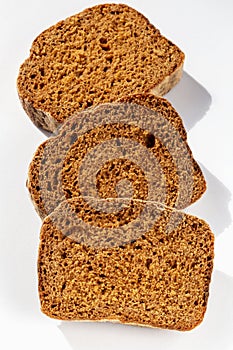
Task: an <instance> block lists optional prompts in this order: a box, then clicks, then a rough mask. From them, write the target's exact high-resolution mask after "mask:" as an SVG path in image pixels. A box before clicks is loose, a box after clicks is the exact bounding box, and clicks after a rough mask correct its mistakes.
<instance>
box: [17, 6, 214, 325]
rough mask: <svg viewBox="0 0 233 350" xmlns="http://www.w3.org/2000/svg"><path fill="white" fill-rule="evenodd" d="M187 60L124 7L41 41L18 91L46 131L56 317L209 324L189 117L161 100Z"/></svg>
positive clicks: (44, 278) (46, 296)
mask: <svg viewBox="0 0 233 350" xmlns="http://www.w3.org/2000/svg"><path fill="white" fill-rule="evenodd" d="M183 62H184V54H183V53H182V51H181V50H180V49H179V48H178V47H177V46H176V45H175V44H173V43H172V42H171V41H169V40H168V39H166V38H165V37H163V36H162V35H161V34H160V32H159V30H158V29H156V28H155V27H154V26H153V25H152V24H151V23H150V22H149V21H148V20H147V19H146V18H145V17H144V16H143V15H142V14H140V13H139V12H137V11H136V10H134V9H132V8H130V7H128V6H126V5H118V4H106V5H98V6H95V7H92V8H88V9H86V10H84V11H83V12H81V13H79V14H77V15H74V16H72V17H69V18H67V19H66V20H64V21H61V22H59V23H57V24H56V25H54V26H52V27H50V28H49V29H47V30H45V31H44V32H43V33H41V34H40V35H39V36H38V37H37V38H36V39H35V40H34V42H33V44H32V47H31V50H30V56H29V58H27V59H26V60H25V62H24V63H23V64H22V65H21V67H20V71H19V76H18V81H17V87H18V94H19V98H20V101H21V103H22V105H23V108H24V109H25V111H26V113H27V114H28V116H29V117H30V118H31V120H32V121H33V122H34V124H35V125H36V126H38V127H39V128H40V129H42V130H44V131H46V132H49V133H51V134H50V137H49V138H48V139H47V140H46V141H45V142H44V143H43V144H41V145H40V146H39V147H38V149H37V151H36V152H35V154H34V157H33V159H32V161H31V164H30V167H29V174H28V181H27V186H28V190H29V192H30V195H31V198H32V201H33V203H34V205H35V208H36V210H37V212H38V214H39V216H40V217H41V219H42V220H43V223H42V228H41V232H40V247H39V256H38V278H39V296H40V302H41V309H42V311H43V312H44V313H45V314H47V315H48V316H50V317H53V318H57V319H61V320H90V321H91V320H92V321H94V320H95V321H114V322H121V323H128V324H136V325H144V326H150V327H161V328H167V329H175V330H190V329H192V328H194V327H195V326H197V325H198V324H199V323H200V322H201V321H202V319H203V317H204V313H205V311H206V307H207V300H208V295H209V284H210V279H211V273H212V268H213V257H214V236H213V233H212V232H211V230H210V228H209V226H208V224H207V223H206V222H205V221H203V220H202V219H199V218H197V217H194V216H191V215H187V214H185V213H183V212H182V209H184V208H186V207H187V206H188V205H190V204H191V203H194V202H195V201H197V200H198V199H199V198H200V197H201V195H202V194H203V193H204V192H205V190H206V183H205V179H204V177H203V174H202V171H201V169H200V167H199V165H198V164H197V162H196V161H195V159H194V158H193V156H192V152H191V150H190V148H189V146H188V143H187V134H186V131H185V128H184V126H183V122H182V119H181V118H180V116H179V115H178V113H177V112H176V111H175V109H174V108H173V107H172V105H171V104H170V103H169V102H168V101H167V100H166V99H164V98H162V97H161V96H162V95H163V94H165V93H166V92H168V91H169V90H170V89H171V88H172V87H173V86H174V85H175V84H176V83H178V81H179V80H180V78H181V75H182V67H183Z"/></svg>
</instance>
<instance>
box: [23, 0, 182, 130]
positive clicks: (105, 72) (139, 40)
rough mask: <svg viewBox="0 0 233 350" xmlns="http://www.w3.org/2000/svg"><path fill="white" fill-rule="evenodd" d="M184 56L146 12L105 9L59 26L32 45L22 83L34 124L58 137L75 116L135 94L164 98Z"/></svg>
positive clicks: (91, 10) (101, 7) (118, 7)
mask: <svg viewBox="0 0 233 350" xmlns="http://www.w3.org/2000/svg"><path fill="white" fill-rule="evenodd" d="M183 62H184V54H183V53H182V51H181V50H180V49H179V48H178V47H177V46H176V45H174V44H173V43H172V42H171V41H170V40H168V39H166V38H165V37H163V36H162V35H161V34H160V32H159V30H158V29H156V28H155V27H154V26H153V25H152V24H151V23H150V22H149V21H148V19H146V18H145V17H144V16H143V15H142V14H141V13H139V12H137V11H136V10H134V9H132V8H130V7H129V6H127V5H123V4H105V5H97V6H95V7H92V8H89V9H86V10H85V11H83V12H81V13H79V14H76V15H74V16H72V17H69V18H67V19H65V20H63V21H60V22H59V23H57V24H56V25H54V26H52V27H50V28H48V29H47V30H45V31H44V32H42V33H41V34H40V35H39V36H38V37H37V38H36V39H35V40H34V42H33V44H32V47H31V50H30V56H29V58H27V59H26V60H25V62H24V63H23V64H22V65H21V67H20V71H19V76H18V80H17V87H18V94H19V98H20V100H21V102H22V105H23V108H24V109H25V111H26V112H27V114H28V115H29V117H30V118H31V119H32V121H33V122H34V123H35V124H36V125H37V126H38V127H41V128H43V129H44V130H47V131H51V132H54V131H55V130H56V129H57V127H58V125H60V124H61V123H63V122H64V120H65V119H66V118H67V117H68V116H70V115H72V114H73V113H75V112H77V111H79V110H83V109H85V108H87V107H90V106H95V105H97V104H100V103H104V102H112V101H115V100H116V99H119V98H121V97H123V96H125V95H128V94H131V93H143V92H152V93H154V94H156V95H163V94H165V93H166V92H168V91H169V90H170V89H171V88H172V87H173V86H174V85H175V84H176V83H177V82H178V81H179V79H180V77H181V74H182V66H183Z"/></svg>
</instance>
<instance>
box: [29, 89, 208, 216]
mask: <svg viewBox="0 0 233 350" xmlns="http://www.w3.org/2000/svg"><path fill="white" fill-rule="evenodd" d="M143 113H144V114H143ZM80 114H81V115H80ZM114 114H119V115H124V116H125V117H126V118H127V117H128V119H130V120H132V123H131V124H122V123H119V122H118V123H114V124H109V123H106V124H105V123H103V125H101V126H100V125H97V126H96V125H94V126H93V124H90V125H92V127H90V130H88V131H87V132H85V133H84V134H83V135H78V132H79V131H80V130H79V122H80V120H82V117H83V116H84V117H85V115H86V116H87V120H86V121H85V119H84V122H83V123H82V124H86V125H88V120H89V122H90V121H91V123H92V121H95V122H97V121H98V119H101V118H102V117H103V116H106V120H108V119H109V120H110V119H111V116H112V115H114ZM148 114H151V115H152V117H153V118H154V119H153V121H154V123H158V116H162V122H161V123H160V124H159V128H158V129H159V130H158V137H157V138H155V139H153V137H152V138H151V134H150V129H147V130H146V129H142V128H141V127H140V126H138V125H137V123H135V124H133V120H134V118H135V117H137V116H139V117H140V119H141V121H143V120H144V118H146V116H147V115H148ZM156 120H157V121H156ZM164 120H166V121H167V122H168V123H169V125H171V127H172V129H174V130H175V131H176V133H177V135H178V139H179V140H176V141H177V142H178V143H177V144H175V146H177V147H175V152H176V156H177V158H179V157H180V153H179V152H180V148H179V147H180V142H182V143H183V144H184V145H185V147H186V151H187V155H188V157H189V160H190V165H191V169H188V168H187V169H186V168H185V169H184V170H183V173H179V174H178V169H177V167H176V164H175V161H174V159H173V156H174V155H172V154H171V153H170V152H169V150H168V149H167V147H166V146H165V145H164V144H163V140H161V139H160V138H159V137H160V134H161V133H162V134H163V135H164V134H167V126H166V123H165V124H163V122H164ZM163 135H162V136H163ZM177 135H176V137H177ZM112 138H118V139H119V142H121V141H120V139H121V138H125V139H127V140H129V141H136V142H138V143H139V144H140V145H142V146H143V147H144V148H146V149H147V151H148V152H150V153H149V154H151V156H152V157H154V158H155V159H156V160H157V161H158V163H159V165H160V167H161V169H162V172H161V173H160V172H159V171H158V169H157V168H151V170H150V174H151V177H153V179H154V181H155V182H156V181H157V182H156V183H157V187H158V190H157V193H156V195H155V196H154V198H153V200H154V201H155V202H161V201H162V198H161V193H162V192H166V201H165V202H164V205H166V206H169V207H175V208H184V207H187V206H188V205H189V204H191V203H193V202H195V201H196V200H197V199H198V198H199V197H200V196H201V195H202V194H203V193H204V191H205V189H206V184H205V179H204V177H203V175H202V172H201V170H200V168H199V166H198V164H197V163H196V161H195V160H194V159H193V157H192V153H191V150H190V148H189V147H188V145H187V141H186V132H185V129H184V127H183V124H182V120H181V118H180V117H179V115H178V114H177V112H176V111H175V110H174V108H173V107H172V106H171V104H170V103H169V102H168V101H166V100H165V99H163V98H160V97H156V96H154V95H149V94H141V95H135V96H129V97H125V98H123V99H122V100H121V101H120V102H117V103H112V104H103V105H100V106H98V107H95V108H90V109H88V110H86V111H84V112H80V113H79V115H78V116H74V117H72V118H70V119H69V120H68V121H67V122H66V123H64V125H63V127H62V128H61V129H60V131H59V134H58V136H56V137H53V138H51V139H49V140H47V141H45V142H44V143H43V144H42V145H41V146H39V148H38V150H37V152H36V153H35V156H34V158H33V160H32V162H31V164H30V168H29V175H28V189H29V192H30V194H31V197H32V200H33V203H34V205H35V207H36V209H37V211H38V212H39V215H40V216H41V217H42V218H44V217H45V216H47V215H48V214H50V213H51V212H52V211H53V210H54V209H55V208H56V207H57V206H58V205H59V203H61V202H62V201H63V200H65V199H66V198H67V199H68V198H72V197H77V196H80V195H81V193H80V189H79V181H78V174H79V169H80V164H81V162H82V160H83V158H84V156H85V155H86V154H87V153H88V152H90V150H92V149H94V147H95V146H98V145H101V143H103V142H105V141H108V140H111V139H112ZM173 138H174V134H169V133H168V134H167V135H166V143H167V144H169V143H172V144H173V143H174V140H173ZM102 152H103V151H102ZM98 156H103V154H99V155H98ZM96 157H97V156H96ZM96 159H97V158H95V159H94V160H93V161H94V162H95V161H96ZM144 163H145V164H146V163H147V159H145V160H144ZM90 167H93V164H90ZM88 171H89V167H88V168H87V172H88ZM187 171H189V172H190V171H192V173H191V174H190V177H189V178H186V176H187V174H186V172H187ZM96 175H97V176H96V181H97V182H96V186H97V189H98V192H99V195H100V196H101V197H102V198H109V197H110V198H111V197H117V196H118V195H117V193H116V185H117V183H118V182H119V181H120V180H122V179H127V180H129V181H131V183H132V185H133V190H134V197H133V198H134V199H140V200H147V199H148V198H147V194H148V193H147V191H148V187H147V181H146V177H145V174H144V173H143V171H142V169H140V166H138V165H137V164H136V163H135V162H134V161H132V160H130V159H127V155H126V156H125V158H120V159H118V158H117V157H116V156H114V153H113V154H112V159H111V160H109V161H107V162H105V164H103V166H102V167H101V169H99V172H98V173H97V174H96ZM181 179H182V180H183V181H186V183H185V185H186V187H187V188H185V189H184V194H183V195H182V194H181V185H180V183H181ZM61 187H62V188H61ZM188 190H190V191H191V192H190V193H189V196H186V197H187V198H185V195H186V192H187V191H188ZM179 196H180V198H178V197H179ZM90 210H91V209H90ZM95 214H96V212H95V211H93V215H95ZM126 214H127V212H126V213H125V215H126ZM128 214H129V213H128ZM131 215H132V213H131Z"/></svg>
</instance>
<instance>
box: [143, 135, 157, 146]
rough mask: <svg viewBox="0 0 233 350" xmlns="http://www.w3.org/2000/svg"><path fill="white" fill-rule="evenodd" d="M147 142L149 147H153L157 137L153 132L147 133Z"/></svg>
mask: <svg viewBox="0 0 233 350" xmlns="http://www.w3.org/2000/svg"><path fill="white" fill-rule="evenodd" d="M145 143H146V147H147V148H152V147H154V145H155V137H154V135H153V134H147V135H146V137H145Z"/></svg>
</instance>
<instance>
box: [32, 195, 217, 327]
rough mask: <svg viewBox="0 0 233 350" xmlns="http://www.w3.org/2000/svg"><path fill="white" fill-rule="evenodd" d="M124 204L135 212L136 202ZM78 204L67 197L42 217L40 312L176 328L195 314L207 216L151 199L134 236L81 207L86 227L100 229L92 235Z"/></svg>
mask: <svg viewBox="0 0 233 350" xmlns="http://www.w3.org/2000/svg"><path fill="white" fill-rule="evenodd" d="M131 204H132V206H131V207H132V212H133V213H134V205H135V206H137V204H135V203H131ZM144 204H145V203H144ZM152 205H154V204H152ZM85 210H86V209H85V205H84V206H83V202H82V200H80V199H79V198H73V199H70V200H68V201H65V202H63V203H61V204H60V205H59V207H57V209H56V210H55V211H54V212H53V213H52V214H51V215H50V216H48V217H47V218H45V220H44V222H43V226H42V229H41V235H40V248H39V260H38V273H39V295H40V302H41V309H42V311H43V312H44V313H45V314H46V315H48V316H50V317H52V318H57V319H61V320H91V321H98V320H100V321H103V320H105V321H115V322H121V323H128V324H138V325H144V326H150V327H161V328H168V329H175V330H182V331H185V330H190V329H192V328H194V327H195V326H197V325H198V324H199V323H200V322H201V321H202V319H203V317H204V313H205V311H206V305H207V299H208V295H209V283H210V279H211V272H212V268H213V257H214V236H213V234H212V232H211V230H210V228H209V226H208V224H207V223H205V222H204V221H203V220H200V219H198V218H196V217H194V216H190V215H186V214H182V213H179V212H173V211H170V210H166V209H165V210H162V208H160V209H159V208H157V207H156V206H154V211H153V212H154V213H156V214H155V217H154V219H155V222H154V225H153V226H152V228H150V229H149V230H147V228H146V230H147V231H145V232H144V233H143V234H140V235H138V236H137V237H135V236H134V237H135V239H133V236H131V235H130V230H127V231H126V237H124V239H123V236H121V239H120V240H119V236H116V235H114V233H113V234H112V233H111V232H112V231H111V230H113V227H114V225H115V224H116V223H117V225H116V226H118V228H119V227H122V228H123V227H124V224H126V220H125V218H124V217H123V216H121V217H120V220H118V221H115V222H114V221H111V225H110V226H109V227H108V228H107V229H106V225H104V224H103V221H102V219H101V218H98V217H96V218H93V217H91V216H89V214H88V213H86V214H85V220H86V223H88V225H89V227H91V225H93V226H95V227H98V228H103V231H100V235H99V236H98V237H97V236H95V234H94V233H91V232H90V230H86V227H87V226H83V227H82V224H81V225H80V222H78V221H77V222H76V217H77V218H78V217H80V218H81V220H82V216H83V213H82V212H85ZM156 215H157V219H156ZM174 215H175V216H174ZM90 233H91V234H90ZM134 234H135V232H134ZM127 235H128V237H127ZM135 235H136V234H135ZM110 236H111V237H110ZM103 240H104V242H105V244H106V246H105V247H104V245H103V244H102V243H103Z"/></svg>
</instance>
